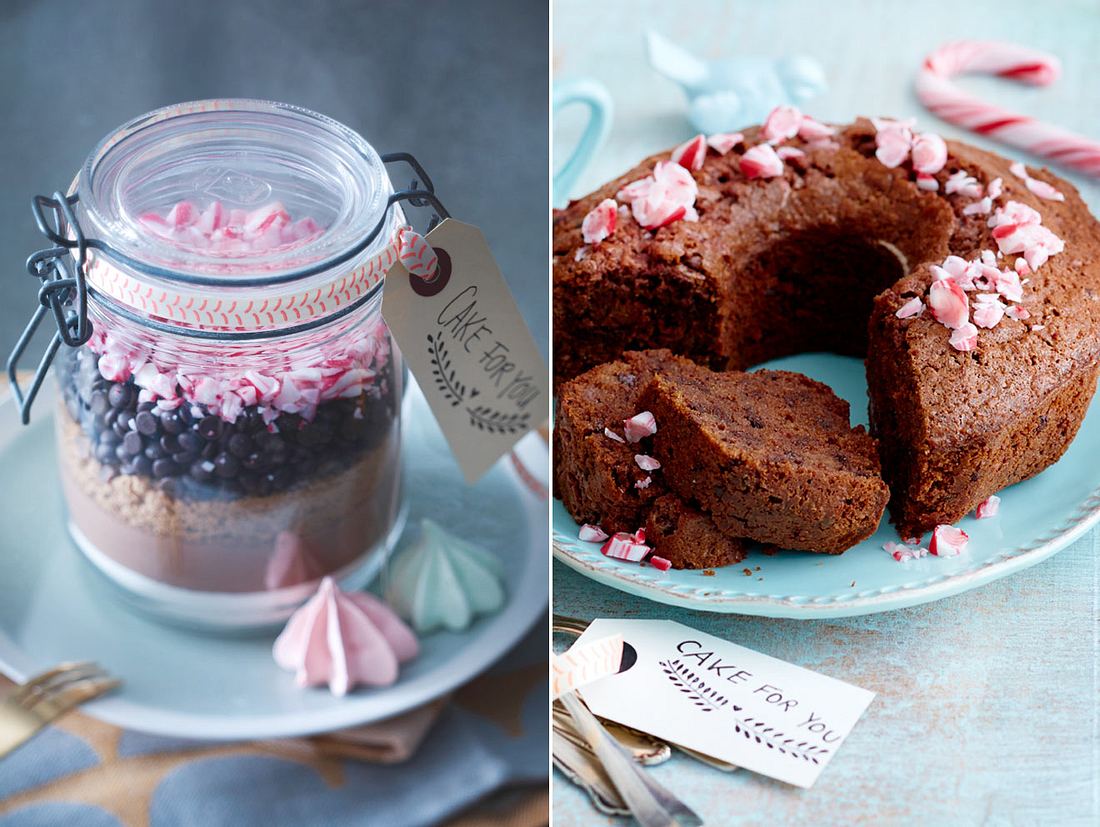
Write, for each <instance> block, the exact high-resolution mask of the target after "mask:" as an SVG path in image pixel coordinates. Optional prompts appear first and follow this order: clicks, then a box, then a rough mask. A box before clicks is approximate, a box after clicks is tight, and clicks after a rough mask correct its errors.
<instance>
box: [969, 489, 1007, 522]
mask: <svg viewBox="0 0 1100 827" xmlns="http://www.w3.org/2000/svg"><path fill="white" fill-rule="evenodd" d="M1000 510H1001V498H1000V497H998V496H997V495H996V494H990V495H989V496H988V497H986V498H985V499H984V500H982V501H981V502H980V503H978V507H977V508H976V509H974V516H975V517H977V518H978V519H979V520H988V519H989V518H990V517H996V516H997V512H998V511H1000Z"/></svg>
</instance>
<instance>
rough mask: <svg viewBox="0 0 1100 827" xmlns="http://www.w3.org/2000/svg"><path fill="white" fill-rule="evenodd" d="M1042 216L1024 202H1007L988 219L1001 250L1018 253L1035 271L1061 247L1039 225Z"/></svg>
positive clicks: (1057, 239) (1060, 241)
mask: <svg viewBox="0 0 1100 827" xmlns="http://www.w3.org/2000/svg"><path fill="white" fill-rule="evenodd" d="M1042 220H1043V219H1042V216H1041V215H1039V213H1038V212H1036V211H1035V210H1033V209H1032V208H1031V207H1029V206H1027V205H1026V204H1021V203H1019V202H1018V201H1009V202H1008V203H1007V204H1005V206H1003V207H998V208H997V210H996V211H995V212H994V213H993V215H992V217H990V219H989V226H990V227H991V228H992V229H993V238H994V239H995V240H996V242H997V247H998V248H999V249H1000V251H1001V252H1002V253H1006V254H1008V253H1022V254H1023V256H1024V260H1025V261H1026V262H1027V266H1028V267H1030V268H1031V269H1032V270H1038V269H1039V268H1040V267H1042V266H1043V264H1045V263H1046V261H1047V259H1049V258H1050V257H1051V256H1052V255H1056V254H1058V253H1060V252H1062V251H1063V250H1064V249H1065V246H1066V245H1065V242H1063V241H1062V239H1060V238H1058V236H1056V235H1055V234H1054V233H1052V232H1051V231H1050V230H1049V229H1048V228H1046V227H1044V226H1042Z"/></svg>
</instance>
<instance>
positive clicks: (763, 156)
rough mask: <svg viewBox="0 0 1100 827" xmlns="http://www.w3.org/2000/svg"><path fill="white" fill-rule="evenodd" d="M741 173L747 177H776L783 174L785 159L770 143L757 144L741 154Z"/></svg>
mask: <svg viewBox="0 0 1100 827" xmlns="http://www.w3.org/2000/svg"><path fill="white" fill-rule="evenodd" d="M741 174H742V175H744V176H745V177H746V178H749V179H752V178H775V177H777V176H779V175H782V174H783V159H782V158H780V157H779V156H778V155H777V154H776V152H775V149H774V148H772V146H771V145H770V144H757V145H756V146H754V147H752V148H751V149H748V150H746V151H745V154H744V155H742V156H741Z"/></svg>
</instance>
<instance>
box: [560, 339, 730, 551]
mask: <svg viewBox="0 0 1100 827" xmlns="http://www.w3.org/2000/svg"><path fill="white" fill-rule="evenodd" d="M685 367H686V368H693V367H694V365H692V364H691V363H690V362H689V361H688V360H686V359H682V358H679V357H676V356H673V355H672V354H671V353H669V352H668V351H667V350H665V351H661V350H656V351H646V352H641V353H633V352H632V353H626V354H623V356H622V358H621V359H620V360H618V361H615V362H611V363H608V364H606V365H599V366H597V367H595V368H593V369H592V370H589V371H588V372H586V373H584V374H583V375H581V376H578V377H576V378H574V379H573V380H571V381H569V382H566V383H564V384H563V385H562V386H561V387H560V388H559V389H558V394H557V411H556V415H555V420H554V437H553V440H554V494H555V496H557V497H558V498H560V499H561V501H562V503H563V504H564V505H565V508H566V510H567V511H568V512H569V513H570V515H572V517H573V519H575V520H576V521H577V522H578V523H591V524H593V525H598V526H600V527H601V528H602V529H603V530H604V531H605V532H607V533H608V534H612V533H614V532H617V531H626V532H631V533H632V532H634V531H637V530H638V529H639V528H643V527H644V528H646V541H647V544H648V545H650V546H652V547H653V548H655V550H656V553H657V554H659V555H661V556H662V557H665V558H666V559H668V560H670V561H672V563H673V565H675V566H676V567H677V568H703V567H708V566H716V565H723V563H721V562H719V561H721V560H728V561H730V562H735V561H736V560H740V559H741V558H742V557H743V556H744V544H743V542H742V541H741V540H739V539H736V538H729V537H725V536H724V535H723V534H722V533H721V532H719V531H718V529H717V528H715V527H714V525H713V523H711V521H710V519H709V518H708V517H707V516H706V515H704V514H702V513H700V512H699V511H698V509H696V508H694V507H693V506H691V505H689V504H688V503H686V502H682V501H681V500H680V498H679V497H678V496H676V495H675V494H672V493H671V492H669V490H668V487H667V486H666V484H665V481H664V470H663V469H658V470H655V471H643V470H642V469H641V468H640V467H639V466H638V463H637V462H636V460H635V456H636V455H639V454H643V455H644V454H646V453H647V452H649V451H650V450H651V445H652V440H651V439H646V440H643V441H642V442H640V443H628V442H625V441H623V442H619V441H617V440H615V439H612V438H611V437H609V436H607V434H606V433H605V430H610V431H611V432H613V433H615V434H616V435H618V436H619V437H622V436H623V420H624V419H628V418H630V417H632V416H634V415H635V414H638V413H641V411H642V408H640V407H638V397H639V396H640V394H641V392H642V390H643V389H644V388H645V387H646V385H647V384H648V383H649V381H650V380H651V379H652V378H653V376H654V375H656V374H657V373H658V372H670V371H677V370H679V369H684V368H685ZM640 486H641V487H640ZM655 508H656V509H658V510H657V517H659V519H657V518H656V517H655V515H654V514H653V512H654V509H655Z"/></svg>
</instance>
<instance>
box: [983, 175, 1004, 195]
mask: <svg viewBox="0 0 1100 827" xmlns="http://www.w3.org/2000/svg"><path fill="white" fill-rule="evenodd" d="M1004 183H1005V182H1004V179H1003V178H994V179H993V180H992V181H990V182H989V183H988V184H986V187H985V196H986V198H992V199H994V200H996V199H998V198H1000V197H1001V194H1002V193H1003V192H1004Z"/></svg>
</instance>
